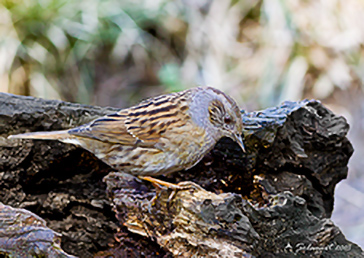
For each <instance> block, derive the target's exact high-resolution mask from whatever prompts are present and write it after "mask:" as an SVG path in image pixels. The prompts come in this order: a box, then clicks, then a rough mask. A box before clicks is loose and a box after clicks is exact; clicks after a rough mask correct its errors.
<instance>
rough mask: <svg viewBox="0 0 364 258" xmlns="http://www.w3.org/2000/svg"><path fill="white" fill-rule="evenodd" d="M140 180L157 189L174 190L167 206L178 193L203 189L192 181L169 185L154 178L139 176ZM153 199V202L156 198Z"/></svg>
mask: <svg viewBox="0 0 364 258" xmlns="http://www.w3.org/2000/svg"><path fill="white" fill-rule="evenodd" d="M139 178H140V179H143V180H146V181H148V182H151V183H152V184H153V185H154V186H155V187H158V188H161V189H163V188H167V189H168V188H169V189H172V193H171V194H170V195H169V197H168V201H167V205H168V204H169V203H170V202H171V201H172V199H173V198H174V196H175V195H176V194H177V191H180V190H188V189H191V188H192V189H201V186H199V185H198V184H195V183H193V182H190V181H186V182H180V183H178V184H172V183H168V182H166V181H163V180H160V179H156V178H153V177H150V176H139ZM156 197H157V196H156ZM153 199H154V200H153V201H155V198H153ZM168 206H169V205H168Z"/></svg>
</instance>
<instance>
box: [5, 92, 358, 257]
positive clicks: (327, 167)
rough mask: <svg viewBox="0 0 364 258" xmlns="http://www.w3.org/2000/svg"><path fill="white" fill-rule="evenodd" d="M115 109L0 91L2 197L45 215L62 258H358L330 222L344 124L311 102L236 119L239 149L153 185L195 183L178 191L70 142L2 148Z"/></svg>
mask: <svg viewBox="0 0 364 258" xmlns="http://www.w3.org/2000/svg"><path fill="white" fill-rule="evenodd" d="M114 111H115V109H114V108H100V107H91V106H82V105H78V104H71V103H65V102H59V101H49V100H42V99H35V98H30V97H20V96H14V95H8V94H0V156H1V161H0V178H1V180H0V189H1V191H0V201H1V202H2V203H4V204H7V205H10V206H12V207H15V208H25V209H27V210H29V211H31V212H34V213H36V214H37V215H39V216H40V217H42V218H43V219H44V220H45V221H46V222H47V226H48V227H49V228H50V229H52V230H53V231H55V232H58V233H60V234H61V235H62V237H61V247H62V248H63V250H65V251H66V252H67V253H69V254H72V255H76V256H79V257H93V256H96V257H107V256H108V255H111V254H113V255H115V257H141V256H143V257H172V256H183V255H184V256H186V257H190V256H191V255H193V254H194V255H196V256H201V257H206V256H211V257H218V256H219V257H223V256H226V257H232V256H237V257H242V256H245V257H293V256H294V255H295V256H303V257H333V256H334V257H364V255H363V252H362V250H361V249H360V248H359V247H358V246H357V245H355V244H353V243H350V242H349V241H347V240H346V239H345V237H344V236H343V234H342V233H341V232H340V230H339V229H338V228H337V227H336V226H335V225H334V224H333V223H332V221H331V220H330V219H329V218H330V216H331V213H332V209H333V202H334V199H333V193H334V189H335V185H336V184H337V183H338V182H339V181H340V180H342V179H344V178H345V177H346V176H347V163H348V160H349V158H350V156H351V154H352V152H353V149H352V146H351V144H350V142H349V141H348V139H347V138H346V134H347V131H348V129H349V126H348V124H347V123H346V120H345V119H344V118H342V117H338V116H336V115H335V114H333V113H332V112H330V111H329V110H327V109H326V108H325V107H323V106H322V105H321V104H320V103H319V102H317V101H302V102H286V103H283V104H282V105H281V106H278V107H275V108H271V109H266V110H263V111H260V112H251V113H243V118H244V123H245V126H246V132H245V144H246V146H247V150H248V151H247V153H245V154H244V153H242V152H241V151H240V149H239V147H238V146H237V145H235V143H233V142H232V141H230V140H229V139H222V140H221V141H220V142H219V143H218V144H217V146H216V147H215V149H214V150H212V151H211V153H210V154H208V155H207V156H206V157H205V158H204V159H203V160H202V161H201V162H200V163H199V164H198V165H197V166H195V167H194V168H192V169H191V170H188V171H181V172H177V173H174V174H171V175H169V176H167V177H161V178H160V179H162V180H165V181H168V182H175V183H180V182H182V184H188V183H186V182H189V181H193V182H194V183H195V184H196V185H192V186H191V187H190V188H187V189H184V190H179V191H172V190H171V189H165V188H158V187H155V186H153V185H151V184H150V183H148V182H145V181H140V180H138V179H135V178H133V177H131V176H128V175H125V174H121V173H117V172H115V171H112V169H110V168H109V167H108V166H106V165H105V164H103V163H102V162H100V161H99V160H97V159H96V158H95V157H94V156H93V155H92V154H90V153H88V152H87V151H84V150H82V149H79V148H76V147H74V146H72V145H67V144H62V143H60V142H54V141H9V140H6V137H7V136H8V135H9V134H15V133H20V132H26V131H43V130H59V129H64V128H70V127H73V126H76V125H79V124H82V123H85V122H88V121H90V120H92V119H93V118H95V117H97V116H100V115H104V114H107V113H111V112H114ZM106 175H108V176H107V177H105V176H106ZM104 177H105V178H104ZM103 178H104V180H103ZM288 191H289V192H288ZM115 214H116V217H115ZM0 223H1V222H0ZM1 226H2V225H0V228H1ZM1 241H2V240H1V238H0V248H1V247H2V244H3V243H2V242H1ZM340 248H341V249H340ZM338 249H340V250H338ZM1 252H3V253H6V252H5V251H4V250H3V249H0V253H1ZM117 255H119V256H117Z"/></svg>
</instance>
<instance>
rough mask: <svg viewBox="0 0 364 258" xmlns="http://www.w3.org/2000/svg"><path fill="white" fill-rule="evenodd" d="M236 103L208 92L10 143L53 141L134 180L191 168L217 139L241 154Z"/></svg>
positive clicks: (152, 102)
mask: <svg viewBox="0 0 364 258" xmlns="http://www.w3.org/2000/svg"><path fill="white" fill-rule="evenodd" d="M242 127H243V125H242V119H241V114H240V110H239V108H238V106H237V105H236V103H235V101H234V100H233V99H232V98H230V97H228V96H227V95H225V94H224V93H223V92H221V91H219V90H217V89H214V88H211V87H204V88H202V87H198V88H193V89H189V90H185V91H182V92H177V93H171V94H167V95H162V96H159V97H155V98H151V99H148V100H145V101H143V102H141V103H140V104H139V105H137V106H134V107H130V108H126V109H122V110H120V111H119V112H117V113H115V114H111V115H107V116H104V117H100V118H98V119H96V120H94V121H92V122H90V123H88V124H85V125H81V126H79V127H76V128H73V129H69V130H64V131H55V132H35V133H26V134H18V135H11V136H9V138H23V139H29V138H30V139H57V140H60V141H62V142H65V143H72V144H75V145H78V146H81V147H83V148H85V149H87V150H88V151H90V152H92V153H94V154H95V155H96V156H97V157H98V158H99V159H101V160H102V161H104V162H105V163H107V164H109V165H110V166H112V167H114V168H116V169H117V170H120V171H123V172H127V173H130V174H132V175H137V176H156V175H161V174H168V173H171V172H174V171H177V170H181V169H188V168H190V167H192V166H194V165H195V164H196V163H197V162H198V161H200V160H201V159H202V157H203V156H204V155H205V154H206V153H207V152H209V151H210V150H211V149H212V148H213V147H214V145H215V144H216V142H217V141H218V140H219V139H221V138H222V137H224V136H226V137H230V138H232V139H233V140H234V141H236V142H237V143H238V144H239V145H240V146H241V148H244V146H243V143H242V140H241V133H242Z"/></svg>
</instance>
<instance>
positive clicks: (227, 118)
mask: <svg viewBox="0 0 364 258" xmlns="http://www.w3.org/2000/svg"><path fill="white" fill-rule="evenodd" d="M224 122H225V124H230V123H231V122H232V120H231V117H229V116H226V117H225V118H224Z"/></svg>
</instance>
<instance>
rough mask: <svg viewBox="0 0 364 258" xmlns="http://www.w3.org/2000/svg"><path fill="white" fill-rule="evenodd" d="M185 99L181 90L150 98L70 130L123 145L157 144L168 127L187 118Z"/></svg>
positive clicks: (180, 124)
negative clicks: (181, 94)
mask: <svg viewBox="0 0 364 258" xmlns="http://www.w3.org/2000/svg"><path fill="white" fill-rule="evenodd" d="M184 100H185V98H182V99H181V96H180V93H173V94H168V95H164V96H160V97H157V98H153V99H149V100H146V101H143V102H141V103H140V104H139V105H137V106H135V107H131V108H129V109H123V110H121V111H119V112H118V113H115V114H111V115H108V116H104V117H101V118H98V119H96V120H94V121H93V122H91V123H89V124H87V125H84V126H80V127H77V128H74V129H71V130H70V131H69V133H70V134H72V135H77V136H81V137H87V138H92V139H96V140H99V141H104V142H110V143H118V144H123V145H135V144H138V146H142V147H151V146H156V145H157V144H158V143H159V142H160V138H161V137H163V135H164V133H165V132H166V131H167V130H171V129H172V130H173V128H178V127H181V126H183V125H185V124H186V121H188V120H189V119H188V118H187V117H186V116H188V114H187V113H188V112H186V111H187V109H188V105H187V103H186V102H185V101H184Z"/></svg>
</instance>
